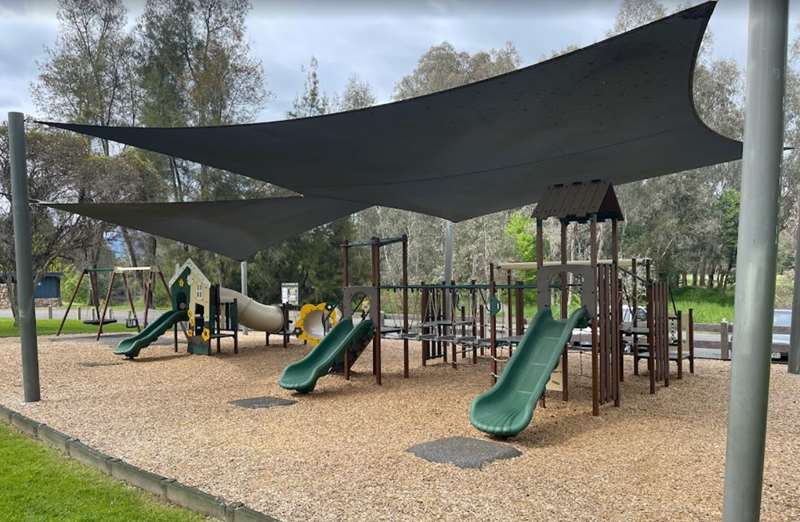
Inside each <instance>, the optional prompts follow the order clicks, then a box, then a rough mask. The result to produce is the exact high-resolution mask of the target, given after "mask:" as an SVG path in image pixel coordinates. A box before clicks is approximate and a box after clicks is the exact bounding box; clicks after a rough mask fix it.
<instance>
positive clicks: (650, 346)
mask: <svg viewBox="0 0 800 522" xmlns="http://www.w3.org/2000/svg"><path fill="white" fill-rule="evenodd" d="M648 280H649V278H648ZM654 294H655V292H654V291H653V283H648V284H647V373H648V377H649V378H650V393H651V394H652V393H655V392H656V376H655V367H654V366H655V365H654V364H653V355H654V351H655V339H654V337H655V331H654V330H655V329H654V320H653V319H654V318H653V315H654V314H655V303H653V297H654Z"/></svg>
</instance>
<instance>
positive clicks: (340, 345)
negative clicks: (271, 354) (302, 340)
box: [278, 318, 372, 393]
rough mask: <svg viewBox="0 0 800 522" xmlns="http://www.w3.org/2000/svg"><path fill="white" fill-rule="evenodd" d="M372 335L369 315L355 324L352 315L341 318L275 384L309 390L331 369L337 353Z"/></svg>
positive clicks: (302, 390)
mask: <svg viewBox="0 0 800 522" xmlns="http://www.w3.org/2000/svg"><path fill="white" fill-rule="evenodd" d="M371 336H372V321H370V320H369V319H364V320H363V321H361V322H359V323H358V324H356V325H355V326H353V320H352V319H351V318H348V319H343V320H342V321H341V322H340V323H339V324H337V325H336V326H334V327H333V329H332V330H331V331H330V332H328V335H326V336H325V337H324V338H323V339H322V341H321V342H320V343H319V344H318V345H317V346H316V347H315V348H314V349H313V350H311V351H310V352H308V354H307V355H306V356H305V357H303V358H302V359H300V360H299V361H297V362H295V363H292V364H290V365H289V366H287V367H286V368H285V369H284V370H283V374H282V375H281V379H280V381H278V384H280V386H281V387H282V388H285V389H287V390H295V391H298V392H300V393H310V392H311V391H313V390H314V386H316V385H317V379H319V378H320V377H322V376H323V375H326V374H327V373H328V372H329V371H330V370H331V367H332V366H333V363H334V362H335V361H336V358H337V357H340V356H343V354H344V352H345V350H347V349H348V348H349V347H350V346H351V345H352V344H353V343H356V342H362V341H363V340H364V339H365V338H371Z"/></svg>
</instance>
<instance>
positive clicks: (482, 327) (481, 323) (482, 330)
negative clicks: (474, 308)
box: [478, 303, 486, 355]
mask: <svg viewBox="0 0 800 522" xmlns="http://www.w3.org/2000/svg"><path fill="white" fill-rule="evenodd" d="M478 328H479V329H478V335H479V337H480V339H481V341H483V339H486V316H484V306H483V305H482V304H480V303H479V304H478ZM478 344H480V348H481V355H483V354H484V353H485V350H484V347H483V342H479V343H478Z"/></svg>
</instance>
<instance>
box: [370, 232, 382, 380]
mask: <svg viewBox="0 0 800 522" xmlns="http://www.w3.org/2000/svg"><path fill="white" fill-rule="evenodd" d="M379 241H380V240H379V239H378V238H373V240H372V286H374V287H375V289H376V292H375V301H376V302H374V303H370V306H371V307H373V308H374V309H375V316H374V317H375V319H376V320H375V324H374V325H373V328H374V334H373V337H372V366H373V371H374V373H375V384H377V385H379V386H380V385H381V290H380V288H381V255H380V242H379Z"/></svg>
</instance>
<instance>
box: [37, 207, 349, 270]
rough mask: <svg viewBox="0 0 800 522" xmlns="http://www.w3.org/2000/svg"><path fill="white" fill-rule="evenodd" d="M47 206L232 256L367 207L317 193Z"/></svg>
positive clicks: (242, 255) (246, 253)
mask: <svg viewBox="0 0 800 522" xmlns="http://www.w3.org/2000/svg"><path fill="white" fill-rule="evenodd" d="M47 205H48V206H50V207H52V208H57V209H60V210H66V211H69V212H73V213H76V214H81V215H84V216H87V217H91V218H96V219H101V220H103V221H108V222H109V223H114V224H115V225H120V226H123V227H130V228H134V229H136V230H141V231H143V232H148V233H150V234H155V235H158V236H161V237H165V238H168V239H174V240H176V241H181V242H183V243H187V244H189V245H194V246H196V247H199V248H203V249H206V250H211V251H213V252H217V253H219V254H223V255H226V256H228V257H231V258H233V259H246V258H248V257H250V256H251V255H253V254H254V253H256V252H257V251H259V250H262V249H264V248H266V247H268V246H271V245H273V244H275V243H278V242H280V241H282V240H284V239H289V238H292V237H294V236H296V235H297V232H298V230H308V229H311V228H314V227H316V226H319V225H323V224H325V223H328V222H330V221H333V220H335V219H337V218H339V217H341V216H343V215H348V214H351V213H353V212H358V211H359V210H361V209H363V208H364V205H359V204H357V203H349V204H345V203H343V202H341V201H337V200H331V199H324V198H315V197H285V198H265V199H248V200H230V201H207V202H191V203H74V204H59V203H47ZM265 216H268V219H269V221H267V220H266V219H265Z"/></svg>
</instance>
